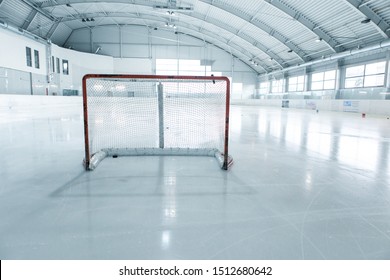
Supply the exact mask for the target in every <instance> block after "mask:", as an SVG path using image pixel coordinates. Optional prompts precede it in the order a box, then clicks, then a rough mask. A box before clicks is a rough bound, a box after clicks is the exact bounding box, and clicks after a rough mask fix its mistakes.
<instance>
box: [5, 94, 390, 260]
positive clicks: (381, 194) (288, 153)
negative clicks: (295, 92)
mask: <svg viewBox="0 0 390 280" xmlns="http://www.w3.org/2000/svg"><path fill="white" fill-rule="evenodd" d="M29 98H33V97H29ZM55 98H62V99H61V100H65V102H63V103H59V102H56V103H55V105H54V103H53V104H51V103H50V100H54V99H55ZM1 100H2V101H4V98H3V99H1ZM48 100H49V101H45V103H44V104H33V103H32V105H31V106H30V105H24V106H20V104H18V102H16V101H8V102H2V103H1V104H0V154H1V161H0V215H1V217H0V259H205V260H207V259H389V258H390V163H389V161H390V120H389V119H387V118H386V116H372V115H367V116H366V118H362V116H361V115H360V114H355V113H335V112H325V111H320V112H318V113H317V112H316V111H315V110H294V109H282V108H270V107H268V108H265V107H255V106H238V105H233V106H232V107H231V117H230V124H231V127H230V143H229V144H230V154H231V155H232V157H233V158H234V165H233V166H232V168H231V169H230V170H229V171H223V170H221V169H220V168H219V166H218V164H217V163H216V160H215V159H214V158H210V157H183V156H162V157H155V156H151V157H118V158H107V159H105V160H104V161H102V163H101V164H100V165H99V166H98V167H97V168H96V169H95V170H94V171H90V172H87V171H85V170H84V168H83V166H82V160H83V157H84V139H83V118H82V100H81V98H78V99H75V97H72V98H71V97H69V99H66V98H64V97H51V98H48ZM57 100H58V99H57ZM66 100H72V102H70V103H69V104H68V103H67V102H66Z"/></svg>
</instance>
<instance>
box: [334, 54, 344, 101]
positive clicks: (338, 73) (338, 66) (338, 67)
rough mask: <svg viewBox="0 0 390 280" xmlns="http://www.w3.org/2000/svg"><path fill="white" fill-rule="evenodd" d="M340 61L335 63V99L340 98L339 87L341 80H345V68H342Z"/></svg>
mask: <svg viewBox="0 0 390 280" xmlns="http://www.w3.org/2000/svg"><path fill="white" fill-rule="evenodd" d="M341 66H342V63H341V61H337V63H336V85H335V99H342V94H341V87H342V86H343V85H342V82H343V81H345V70H344V71H343V69H342V67H341Z"/></svg>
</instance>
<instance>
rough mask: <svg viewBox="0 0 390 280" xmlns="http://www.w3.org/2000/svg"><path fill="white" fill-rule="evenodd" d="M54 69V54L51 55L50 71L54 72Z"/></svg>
mask: <svg viewBox="0 0 390 280" xmlns="http://www.w3.org/2000/svg"><path fill="white" fill-rule="evenodd" d="M55 71H56V66H55V64H54V56H52V57H51V72H53V73H54V72H55Z"/></svg>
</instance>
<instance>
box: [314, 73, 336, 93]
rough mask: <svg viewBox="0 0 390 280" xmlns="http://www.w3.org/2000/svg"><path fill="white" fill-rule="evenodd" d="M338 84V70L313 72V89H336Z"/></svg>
mask: <svg viewBox="0 0 390 280" xmlns="http://www.w3.org/2000/svg"><path fill="white" fill-rule="evenodd" d="M335 86H336V70H331V71H325V72H319V73H313V74H312V76H311V90H324V89H334V88H335Z"/></svg>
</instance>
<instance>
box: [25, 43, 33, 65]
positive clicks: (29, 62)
mask: <svg viewBox="0 0 390 280" xmlns="http://www.w3.org/2000/svg"><path fill="white" fill-rule="evenodd" d="M26 64H27V67H32V52H31V48H30V47H26Z"/></svg>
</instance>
